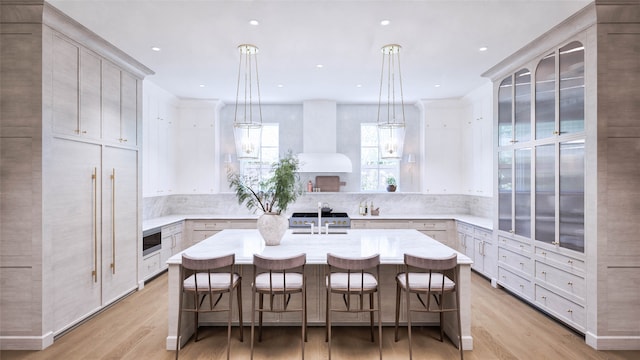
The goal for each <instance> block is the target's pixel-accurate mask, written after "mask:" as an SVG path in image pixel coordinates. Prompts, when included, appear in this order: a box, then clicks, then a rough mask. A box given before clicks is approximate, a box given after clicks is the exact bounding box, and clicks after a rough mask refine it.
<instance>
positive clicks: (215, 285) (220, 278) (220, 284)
mask: <svg viewBox="0 0 640 360" xmlns="http://www.w3.org/2000/svg"><path fill="white" fill-rule="evenodd" d="M209 281H211V283H209ZM238 281H240V276H239V275H238V274H235V273H234V274H232V275H231V276H229V274H228V273H212V274H207V273H197V274H195V275H191V276H189V277H188V278H186V279H185V280H184V290H186V291H193V290H196V283H197V284H198V291H209V285H211V290H212V291H220V290H222V289H227V288H229V287H230V286H236V284H237V283H238Z"/></svg>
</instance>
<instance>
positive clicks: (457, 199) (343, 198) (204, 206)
mask: <svg viewBox="0 0 640 360" xmlns="http://www.w3.org/2000/svg"><path fill="white" fill-rule="evenodd" d="M365 201H366V202H367V204H369V205H370V204H371V202H373V207H374V208H379V209H380V214H381V215H413V214H469V215H474V216H479V217H491V216H492V215H493V210H492V209H493V199H492V198H488V197H480V196H470V195H429V194H421V193H305V194H304V195H303V196H300V197H299V198H298V200H297V201H296V202H295V203H294V204H292V205H291V206H289V208H288V209H287V211H286V212H287V214H291V213H293V212H313V211H317V209H318V203H322V204H324V203H326V204H328V206H329V207H330V208H332V209H333V211H334V212H346V213H348V214H350V215H357V214H358V208H359V205H360V203H361V202H362V203H364V202H365ZM142 214H143V219H144V220H146V219H152V218H156V217H161V216H166V215H176V214H214V215H251V214H252V212H251V211H249V210H247V208H246V207H245V206H244V205H240V204H238V200H237V198H236V197H235V194H233V193H221V194H212V195H169V196H157V197H149V198H144V199H143V211H142Z"/></svg>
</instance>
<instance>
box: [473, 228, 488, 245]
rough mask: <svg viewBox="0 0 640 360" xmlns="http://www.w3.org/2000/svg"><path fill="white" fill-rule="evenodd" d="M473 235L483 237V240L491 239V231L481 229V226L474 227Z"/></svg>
mask: <svg viewBox="0 0 640 360" xmlns="http://www.w3.org/2000/svg"><path fill="white" fill-rule="evenodd" d="M473 236H475V237H476V238H478V239H481V240H482V241H489V242H492V241H491V238H492V236H491V231H488V230H485V229H481V228H474V229H473Z"/></svg>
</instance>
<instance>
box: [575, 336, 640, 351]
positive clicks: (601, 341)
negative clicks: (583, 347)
mask: <svg viewBox="0 0 640 360" xmlns="http://www.w3.org/2000/svg"><path fill="white" fill-rule="evenodd" d="M585 342H586V343H587V345H589V346H591V347H592V348H594V349H596V350H640V336H597V335H594V334H593V333H590V332H587V333H586V334H585Z"/></svg>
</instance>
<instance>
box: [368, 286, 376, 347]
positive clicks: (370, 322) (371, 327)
mask: <svg viewBox="0 0 640 360" xmlns="http://www.w3.org/2000/svg"><path fill="white" fill-rule="evenodd" d="M369 310H370V311H369V328H370V329H371V342H374V341H375V339H374V338H373V293H371V294H369Z"/></svg>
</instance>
